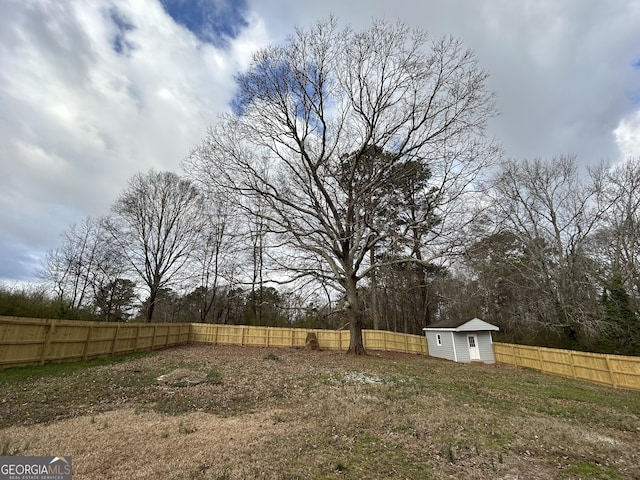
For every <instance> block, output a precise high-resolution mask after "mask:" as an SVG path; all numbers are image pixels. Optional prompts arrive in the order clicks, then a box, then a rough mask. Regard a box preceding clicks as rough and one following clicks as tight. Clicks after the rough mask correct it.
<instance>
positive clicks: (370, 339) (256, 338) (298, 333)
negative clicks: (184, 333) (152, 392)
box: [191, 323, 427, 355]
mask: <svg viewBox="0 0 640 480" xmlns="http://www.w3.org/2000/svg"><path fill="white" fill-rule="evenodd" d="M309 332H314V333H315V334H316V336H317V337H318V343H319V344H320V348H322V349H325V350H341V351H346V350H347V349H348V348H349V331H348V330H315V329H301V328H279V327H251V326H246V325H215V324H204V323H192V324H191V342H193V343H213V344H216V345H247V346H256V347H258V346H259V347H304V344H305V340H306V338H307V333H309ZM362 336H363V342H364V346H365V348H367V349H369V350H384V351H387V352H402V353H418V354H423V355H426V354H427V342H426V340H425V337H423V336H422V335H407V334H404V333H395V332H387V331H383V330H363V332H362Z"/></svg>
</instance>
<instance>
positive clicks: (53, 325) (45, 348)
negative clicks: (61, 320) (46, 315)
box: [40, 320, 56, 365]
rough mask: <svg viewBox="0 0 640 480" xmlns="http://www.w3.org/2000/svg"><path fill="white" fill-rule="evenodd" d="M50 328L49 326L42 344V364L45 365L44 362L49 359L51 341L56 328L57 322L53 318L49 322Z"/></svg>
mask: <svg viewBox="0 0 640 480" xmlns="http://www.w3.org/2000/svg"><path fill="white" fill-rule="evenodd" d="M48 327H49V328H47V336H46V338H45V341H44V345H43V346H42V355H41V356H40V365H44V362H45V361H46V359H47V352H48V351H49V344H50V343H51V335H52V334H53V331H54V330H55V328H56V322H55V321H54V320H51V321H50V322H49V326H48Z"/></svg>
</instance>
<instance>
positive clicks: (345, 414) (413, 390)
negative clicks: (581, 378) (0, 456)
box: [0, 346, 640, 480]
mask: <svg viewBox="0 0 640 480" xmlns="http://www.w3.org/2000/svg"><path fill="white" fill-rule="evenodd" d="M163 376H164V379H165V380H166V381H161V382H159V381H158V378H162V377H163ZM7 378H9V376H7ZM193 379H196V380H197V381H190V380H193ZM188 380H189V381H188ZM172 382H173V383H174V385H173V386H172V385H171V383H172ZM0 388H1V389H2V392H3V394H4V398H3V400H2V401H0V419H2V421H3V422H4V425H5V428H3V429H1V430H0V446H3V445H4V447H3V449H5V450H6V451H7V452H8V453H17V454H28V455H39V454H42V455H72V457H73V462H74V474H75V476H74V478H78V479H84V478H87V479H94V478H95V479H98V478H111V479H130V478H133V479H135V478H167V479H179V478H180V479H223V478H226V479H245V478H247V479H248V478H267V479H270V478H273V479H293V478H309V479H314V478H353V479H360V478H416V479H418V478H420V479H423V478H427V479H428V478H432V479H446V478H494V479H499V478H502V479H512V480H513V479H516V478H519V479H524V478H526V479H533V480H535V479H570V478H582V479H589V478H591V479H626V478H640V466H639V465H640V455H639V454H638V448H637V446H638V445H640V399H639V398H638V397H639V396H638V395H637V392H627V391H621V390H613V389H609V388H605V387H600V386H597V385H591V384H586V383H582V382H576V381H573V380H568V379H564V378H561V377H555V376H551V375H544V374H540V373H537V372H531V371H526V370H520V369H513V368H509V367H507V368H502V367H500V366H498V367H487V366H482V365H459V364H454V363H451V362H445V361H439V360H434V359H429V358H425V357H421V356H412V355H401V354H389V353H381V354H376V355H371V356H368V357H363V358H361V357H350V356H345V355H343V354H339V353H333V352H317V351H309V350H285V349H283V350H277V349H259V348H242V347H219V346H218V347H215V346H188V347H181V348H176V349H172V350H167V351H163V352H157V353H155V354H153V355H151V356H145V357H142V358H132V359H129V360H126V361H122V362H119V363H117V364H113V365H101V366H87V367H86V368H84V369H82V370H77V371H73V372H69V373H64V372H63V373H60V374H55V375H54V374H52V375H50V376H43V377H37V376H34V377H31V376H29V375H26V376H24V378H19V379H17V380H16V379H13V380H4V381H3V377H2V372H0ZM62 398H64V401H63V400H62Z"/></svg>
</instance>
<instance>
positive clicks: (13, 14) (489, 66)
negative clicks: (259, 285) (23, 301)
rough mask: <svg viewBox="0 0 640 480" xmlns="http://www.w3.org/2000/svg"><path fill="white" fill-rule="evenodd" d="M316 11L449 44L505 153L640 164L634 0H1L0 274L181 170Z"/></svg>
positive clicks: (638, 5)
mask: <svg viewBox="0 0 640 480" xmlns="http://www.w3.org/2000/svg"><path fill="white" fill-rule="evenodd" d="M330 14H334V15H335V16H336V17H337V18H338V20H339V21H340V23H342V24H344V25H350V26H351V27H352V28H354V29H363V28H366V27H367V26H369V25H370V23H371V20H372V19H387V20H390V21H395V20H398V19H399V20H401V21H403V22H404V23H406V24H407V25H409V26H416V27H419V28H422V29H423V30H426V31H427V32H429V33H430V35H431V36H432V37H433V38H439V37H441V36H443V35H453V36H455V37H458V38H460V39H461V40H462V41H463V42H464V45H465V46H466V47H467V48H469V49H471V50H473V51H474V52H475V53H476V55H477V58H478V61H479V65H480V66H481V67H482V68H483V69H485V70H486V71H487V72H488V73H489V75H490V76H489V80H488V85H489V88H490V89H492V90H493V91H494V92H495V93H496V95H497V106H498V109H499V110H500V112H501V114H500V116H498V117H496V118H495V119H492V120H491V122H490V123H489V128H488V133H489V135H491V136H494V137H495V138H496V139H497V140H498V142H500V143H501V144H502V145H503V148H504V153H505V155H506V156H507V157H510V158H516V159H524V158H529V159H532V158H537V157H539V158H551V157H553V156H557V155H562V154H575V155H577V158H578V162H580V164H582V165H593V164H596V163H599V162H600V161H608V162H612V163H615V162H620V161H624V160H625V159H627V158H630V157H640V28H639V27H638V26H639V25H640V0H616V1H604V0H518V1H513V0H422V1H420V2H417V1H415V0H394V1H388V0H350V1H344V0H340V1H338V0H325V1H323V2H310V3H308V2H300V1H299V0H235V1H234V0H0V281H3V282H4V283H9V284H11V283H14V284H18V283H23V282H30V281H35V279H36V271H37V269H38V267H39V265H40V264H41V262H42V260H43V258H44V256H45V255H46V252H47V251H49V250H51V249H52V248H55V247H56V246H58V245H59V244H60V241H61V234H62V233H63V232H64V231H65V230H67V229H68V228H69V227H70V226H71V225H72V224H74V223H80V222H81V221H82V219H83V218H86V217H88V216H93V217H97V216H101V215H104V214H107V213H108V211H109V208H110V206H111V205H112V204H113V202H114V200H115V199H116V197H117V196H118V194H119V193H120V192H121V191H122V189H123V188H124V187H125V185H126V182H127V180H128V179H129V178H130V177H131V176H133V175H134V174H136V173H138V172H147V171H148V170H149V169H151V168H154V169H156V170H172V171H176V172H180V164H181V162H182V161H183V160H184V159H185V158H186V157H187V156H188V155H189V153H190V151H191V150H192V149H193V148H194V147H195V146H196V145H198V144H199V143H200V142H201V141H202V139H203V138H204V136H205V134H206V131H207V128H208V127H209V126H210V125H212V124H214V123H215V122H216V118H217V116H218V115H219V114H220V113H222V112H225V111H228V110H229V109H230V102H231V100H232V98H233V95H234V74H235V73H237V72H240V71H242V70H244V69H246V68H247V67H248V65H249V63H250V60H251V55H252V52H254V51H256V50H257V49H259V48H261V47H264V46H266V45H268V44H270V43H279V42H282V41H283V40H284V39H285V38H286V37H287V35H289V34H290V33H292V32H293V31H294V28H295V27H297V26H298V27H308V26H310V25H312V24H314V23H315V22H317V21H318V20H321V19H326V18H327V17H328V16H329V15H330Z"/></svg>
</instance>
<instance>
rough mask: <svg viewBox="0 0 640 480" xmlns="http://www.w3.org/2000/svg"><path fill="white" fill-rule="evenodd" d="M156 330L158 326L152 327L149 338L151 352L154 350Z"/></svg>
mask: <svg viewBox="0 0 640 480" xmlns="http://www.w3.org/2000/svg"><path fill="white" fill-rule="evenodd" d="M157 329H158V325H156V324H154V325H153V336H152V337H151V351H154V350H155V349H156V331H157Z"/></svg>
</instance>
